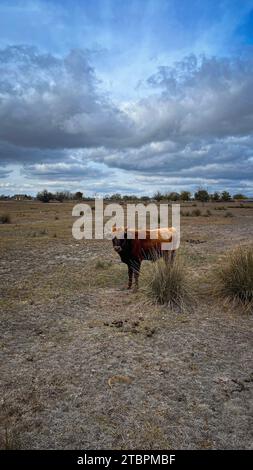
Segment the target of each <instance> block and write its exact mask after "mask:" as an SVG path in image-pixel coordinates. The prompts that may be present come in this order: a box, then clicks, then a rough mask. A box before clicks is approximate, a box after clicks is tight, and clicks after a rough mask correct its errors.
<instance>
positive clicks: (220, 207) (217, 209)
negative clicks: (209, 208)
mask: <svg viewBox="0 0 253 470" xmlns="http://www.w3.org/2000/svg"><path fill="white" fill-rule="evenodd" d="M226 209H227V208H226V207H225V206H217V207H215V208H214V210H215V211H225V210H226Z"/></svg>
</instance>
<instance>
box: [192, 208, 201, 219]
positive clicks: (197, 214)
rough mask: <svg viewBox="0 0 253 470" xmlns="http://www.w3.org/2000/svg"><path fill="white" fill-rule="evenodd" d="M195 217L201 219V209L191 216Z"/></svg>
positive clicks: (194, 211) (193, 212) (195, 210)
mask: <svg viewBox="0 0 253 470" xmlns="http://www.w3.org/2000/svg"><path fill="white" fill-rule="evenodd" d="M191 215H192V216H193V217H199V216H200V215H201V210H200V209H194V210H193V211H192V214H191Z"/></svg>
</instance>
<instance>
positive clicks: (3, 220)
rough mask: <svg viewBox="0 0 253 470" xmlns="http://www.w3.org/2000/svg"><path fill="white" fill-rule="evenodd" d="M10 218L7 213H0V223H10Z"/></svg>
mask: <svg viewBox="0 0 253 470" xmlns="http://www.w3.org/2000/svg"><path fill="white" fill-rule="evenodd" d="M10 223H11V218H10V215H9V214H2V215H0V224H10Z"/></svg>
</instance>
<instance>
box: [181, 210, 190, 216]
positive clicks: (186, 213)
mask: <svg viewBox="0 0 253 470" xmlns="http://www.w3.org/2000/svg"><path fill="white" fill-rule="evenodd" d="M181 215H182V217H190V215H191V213H190V211H182V212H181Z"/></svg>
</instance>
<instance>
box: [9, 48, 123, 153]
mask: <svg viewBox="0 0 253 470" xmlns="http://www.w3.org/2000/svg"><path fill="white" fill-rule="evenodd" d="M0 77H1V79H0V97H1V101H0V119H1V128H0V138H1V139H2V140H5V141H7V142H9V143H12V144H15V145H20V146H23V147H39V148H74V147H75V148H76V147H90V146H98V145H100V144H107V145H115V142H116V141H117V140H118V139H119V138H120V137H119V136H121V137H122V138H124V139H125V138H126V136H127V134H129V129H128V127H129V125H130V121H129V120H128V118H127V116H126V114H123V113H122V112H120V110H119V109H118V108H117V107H115V106H113V104H112V103H110V102H109V100H108V99H106V97H105V96H104V95H103V94H102V93H101V92H100V93H99V92H98V90H97V86H98V82H97V79H96V76H95V73H94V70H93V68H92V67H91V66H90V65H89V63H88V60H87V57H86V53H85V52H84V51H80V50H73V51H71V52H70V53H69V54H68V55H67V56H65V57H63V58H61V59H59V58H56V57H54V56H52V55H50V54H41V53H39V52H38V51H37V50H36V49H35V48H31V47H27V46H15V47H14V46H11V47H8V48H6V49H4V50H2V51H1V52H0ZM130 127H131V126H130Z"/></svg>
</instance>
